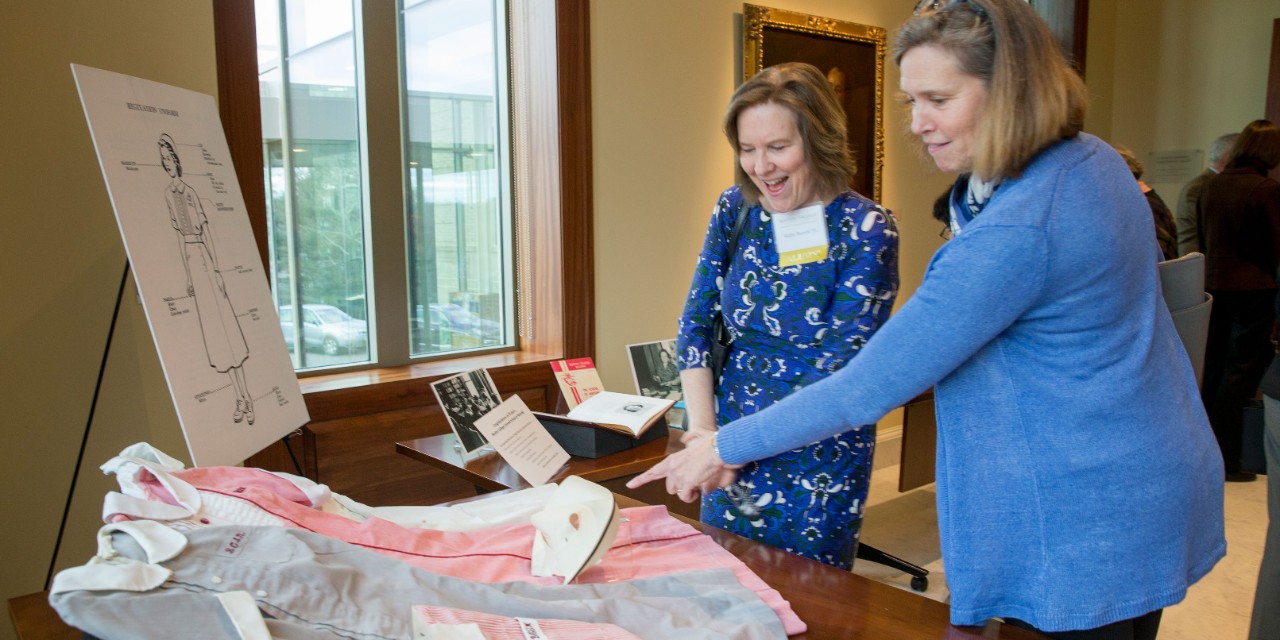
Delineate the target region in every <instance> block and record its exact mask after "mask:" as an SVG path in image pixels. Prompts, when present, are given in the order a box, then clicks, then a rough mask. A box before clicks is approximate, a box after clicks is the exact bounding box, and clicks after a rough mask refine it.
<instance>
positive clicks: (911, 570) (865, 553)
mask: <svg viewBox="0 0 1280 640" xmlns="http://www.w3.org/2000/svg"><path fill="white" fill-rule="evenodd" d="M855 557H857V559H858V560H866V561H867V562H874V563H876V564H882V565H884V566H886V567H891V568H894V569H897V570H898V571H901V572H903V573H905V574H907V575H909V576H911V590H912V591H920V592H923V591H926V590H928V589H929V570H928V569H925V568H924V567H920V566H916V565H914V564H911V563H910V562H907V561H906V560H903V559H902V558H899V557H898V556H895V555H890V554H888V553H885V552H883V551H881V550H879V549H877V548H875V547H873V546H871V545H869V544H862V543H859V544H858V551H857V553H856V554H855Z"/></svg>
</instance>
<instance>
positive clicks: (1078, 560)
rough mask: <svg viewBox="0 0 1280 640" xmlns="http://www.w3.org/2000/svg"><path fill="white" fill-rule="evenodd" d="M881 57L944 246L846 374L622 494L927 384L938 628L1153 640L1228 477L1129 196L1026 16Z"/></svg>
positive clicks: (1218, 544)
mask: <svg viewBox="0 0 1280 640" xmlns="http://www.w3.org/2000/svg"><path fill="white" fill-rule="evenodd" d="M893 57H894V61H895V62H896V63H897V64H898V66H899V69H900V75H899V77H900V88H901V90H902V93H903V95H904V98H905V101H906V103H907V104H908V105H909V107H910V111H911V113H910V115H911V131H912V133H914V134H915V135H916V136H918V137H919V139H920V142H921V143H922V144H923V146H924V149H925V151H927V152H928V154H929V156H930V157H932V159H933V161H934V163H935V164H936V165H937V166H938V168H939V169H941V170H943V171H945V172H948V173H954V174H958V175H959V178H958V179H957V181H956V183H955V186H954V189H955V191H956V196H955V197H953V198H952V202H953V203H955V204H954V205H953V206H952V208H951V216H952V219H953V220H954V221H955V227H956V228H957V229H958V231H959V232H958V233H956V234H955V237H954V238H952V239H951V240H949V241H947V242H946V243H944V244H943V245H942V246H941V248H939V249H938V251H937V253H936V254H935V255H934V257H933V259H932V261H931V262H930V264H929V267H928V270H927V272H926V275H925V279H924V281H923V283H922V284H921V285H920V287H919V288H918V289H917V290H916V292H915V294H914V295H912V296H911V298H910V299H909V300H907V301H906V302H905V303H904V304H903V305H902V306H901V307H900V308H899V309H898V310H897V312H896V313H895V314H894V316H893V317H892V318H890V319H889V320H888V321H887V322H886V323H885V324H884V326H883V327H881V328H880V331H879V332H877V333H876V335H875V336H874V337H872V338H871V339H870V340H869V341H868V342H867V344H866V345H865V346H863V348H862V350H861V351H860V352H859V353H858V357H856V358H854V359H852V360H851V361H850V362H849V364H848V365H846V366H845V367H844V368H843V369H841V370H839V371H837V372H836V373H834V374H832V375H831V376H830V377H829V378H827V379H825V380H821V381H819V382H817V383H814V384H813V385H811V386H808V387H807V388H805V389H801V390H799V391H797V392H795V393H794V394H792V395H790V396H788V397H787V398H784V399H783V400H781V401H779V402H777V403H775V404H774V405H772V406H770V407H768V408H766V409H763V410H762V411H759V412H757V413H754V414H752V415H748V416H745V417H743V418H740V419H738V420H735V421H733V422H730V423H729V424H726V425H724V426H723V427H721V429H720V431H719V432H718V433H717V434H716V435H715V436H713V437H707V438H701V439H699V440H696V441H694V442H693V443H691V444H690V445H689V446H688V447H686V448H685V449H684V450H683V451H681V452H677V453H675V454H673V455H671V456H668V457H667V458H666V459H665V460H664V461H662V462H660V463H658V464H657V465H655V466H654V467H653V468H651V469H649V470H648V471H645V472H644V473H641V474H640V475H639V476H637V477H636V478H634V479H633V480H632V481H631V482H629V483H628V486H631V487H637V486H640V485H642V484H645V483H646V482H650V481H653V480H658V479H663V480H665V482H666V487H667V490H668V491H670V492H673V493H675V494H676V495H678V496H681V497H684V498H686V499H692V497H693V496H695V495H696V494H697V493H698V492H699V491H700V490H701V491H709V490H713V489H714V488H715V487H718V486H721V485H722V484H723V483H725V482H726V481H727V480H728V479H729V478H730V477H731V475H730V474H732V472H733V470H734V468H735V467H736V466H738V465H741V464H746V463H748V462H749V461H752V460H758V459H761V458H767V457H768V456H772V455H776V454H777V453H778V452H781V451H788V450H791V449H792V448H794V447H796V446H801V445H803V444H804V443H808V442H814V441H817V440H821V439H823V438H830V437H832V436H833V435H836V434H840V433H843V432H845V431H847V430H849V429H854V428H857V426H858V425H863V424H868V423H871V422H874V421H875V420H877V419H879V418H880V417H882V416H884V415H885V414H886V413H888V412H889V411H891V410H893V409H895V408H897V407H899V406H901V405H902V404H904V403H905V402H907V401H909V400H911V399H912V398H914V397H915V396H916V395H918V394H920V393H921V392H923V391H924V390H926V389H928V388H929V387H931V386H932V387H933V388H934V398H935V403H936V412H937V427H938V447H937V468H936V473H937V485H936V487H937V501H938V531H939V537H940V542H941V548H942V558H943V563H944V568H945V571H946V575H947V584H948V587H949V588H950V592H951V601H950V607H951V622H952V624H956V625H983V624H985V623H986V622H987V621H988V620H990V619H993V618H1002V619H1003V620H1004V621H1005V623H1006V624H1010V625H1014V626H1020V627H1031V628H1034V629H1036V630H1039V631H1040V632H1041V633H1043V634H1045V635H1047V636H1049V637H1050V638H1060V639H1071V640H1079V639H1085V638H1087V639H1090V640H1100V639H1123V640H1133V639H1135V638H1141V639H1150V638H1154V637H1155V635H1156V631H1157V630H1158V628H1159V621H1160V615H1161V612H1162V610H1163V608H1164V607H1167V606H1169V605H1172V604H1175V603H1177V602H1179V601H1181V600H1182V599H1183V598H1184V597H1185V595H1186V592H1187V588H1188V587H1189V586H1190V585H1191V584H1193V583H1195V582H1196V581H1197V580H1199V579H1200V578H1201V577H1203V576H1204V575H1205V574H1206V573H1208V572H1209V570H1210V569H1211V568H1212V567H1213V566H1214V565H1215V564H1216V563H1217V562H1218V560H1219V559H1221V558H1222V557H1223V556H1224V555H1225V553H1226V540H1225V537H1224V532H1223V485H1222V480H1221V478H1222V460H1221V457H1220V456H1219V455H1218V452H1217V450H1216V447H1215V446H1214V441H1213V435H1212V433H1211V431H1210V428H1209V425H1208V421H1207V419H1206V417H1205V414H1204V408H1203V407H1202V406H1201V404H1200V400H1199V397H1198V394H1197V390H1196V381H1195V374H1194V372H1193V371H1192V368H1191V363H1190V362H1189V361H1188V359H1187V356H1186V353H1185V351H1184V349H1183V347H1182V343H1181V340H1180V339H1179V337H1178V334H1177V331H1176V329H1175V328H1174V324H1173V319H1172V318H1171V316H1170V314H1169V309H1168V307H1167V306H1166V305H1165V302H1164V299H1163V297H1162V296H1161V294H1160V284H1159V274H1158V271H1157V267H1156V262H1155V261H1154V260H1152V259H1151V256H1152V254H1153V253H1154V252H1155V238H1154V236H1153V234H1152V233H1151V218H1150V216H1149V214H1148V212H1147V207H1146V204H1145V202H1144V200H1143V198H1142V192H1141V190H1140V189H1138V187H1137V185H1136V184H1135V183H1134V180H1133V179H1132V178H1131V177H1130V176H1129V175H1128V174H1127V172H1126V170H1125V166H1124V161H1123V160H1121V159H1120V156H1119V155H1117V154H1116V152H1115V151H1114V150H1113V149H1112V148H1111V147H1110V146H1109V145H1107V144H1106V143H1105V142H1103V141H1101V140H1099V139H1098V138H1096V137H1094V136H1091V135H1088V134H1085V133H1082V132H1081V131H1080V129H1081V126H1082V123H1083V121H1084V115H1085V109H1086V106H1087V104H1088V92H1087V90H1086V89H1085V86H1084V83H1083V81H1082V80H1081V79H1080V77H1079V76H1078V75H1076V73H1075V72H1074V71H1073V70H1072V69H1071V68H1070V67H1069V66H1068V64H1067V61H1066V60H1065V59H1064V57H1063V55H1062V52H1061V50H1060V48H1059V47H1058V43H1057V41H1056V40H1055V39H1054V37H1053V34H1052V33H1051V32H1050V31H1049V28H1048V27H1047V26H1046V25H1045V23H1044V22H1043V21H1042V20H1041V19H1040V17H1039V16H1038V15H1037V14H1036V12H1035V9H1033V8H1032V7H1030V6H1029V5H1028V4H1027V3H1026V2H1024V1H1023V0H967V1H965V0H925V1H923V2H920V3H919V4H918V5H917V6H916V9H915V16H914V17H913V18H911V19H910V20H908V21H907V22H906V23H905V24H904V25H903V26H902V27H901V28H900V29H899V31H898V34H897V37H896V40H895V42H894V46H893ZM1144 245H1145V246H1147V247H1149V248H1150V249H1149V250H1146V251H1137V250H1135V249H1134V248H1135V247H1141V246H1144Z"/></svg>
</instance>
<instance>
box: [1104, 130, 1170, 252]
mask: <svg viewBox="0 0 1280 640" xmlns="http://www.w3.org/2000/svg"><path fill="white" fill-rule="evenodd" d="M1111 146H1112V147H1114V148H1115V150H1116V153H1119V154H1120V157H1121V158H1124V163H1125V164H1126V165H1128V167H1129V172H1130V173H1132V174H1133V179H1134V180H1137V181H1138V187H1140V188H1141V189H1142V195H1144V196H1146V198H1147V204H1148V205H1150V207H1151V218H1152V220H1153V221H1154V222H1155V225H1156V243H1157V244H1159V245H1160V254H1161V255H1160V257H1161V259H1162V260H1172V259H1174V258H1176V257H1178V238H1177V235H1178V229H1177V226H1176V225H1175V224H1174V222H1173V212H1172V211H1169V205H1166V204H1165V203H1164V200H1163V199H1162V198H1161V197H1160V194H1158V193H1156V190H1155V189H1152V188H1151V186H1150V185H1148V184H1147V183H1145V182H1143V181H1142V171H1143V166H1142V162H1141V161H1140V160H1138V156H1136V155H1134V153H1133V151H1131V150H1130V149H1129V147H1126V146H1124V145H1121V144H1114V143H1113V144H1112V145H1111Z"/></svg>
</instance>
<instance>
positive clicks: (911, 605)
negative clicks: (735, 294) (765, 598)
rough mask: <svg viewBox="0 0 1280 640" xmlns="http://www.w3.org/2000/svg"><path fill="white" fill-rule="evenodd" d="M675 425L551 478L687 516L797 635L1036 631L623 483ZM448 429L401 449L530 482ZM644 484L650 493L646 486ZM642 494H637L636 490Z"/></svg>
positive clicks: (460, 472)
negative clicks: (952, 617)
mask: <svg viewBox="0 0 1280 640" xmlns="http://www.w3.org/2000/svg"><path fill="white" fill-rule="evenodd" d="M680 435H681V434H680V432H678V431H673V432H672V433H671V435H670V439H669V440H668V441H663V440H655V441H653V442H650V443H647V444H644V445H641V446H639V447H636V448H634V449H629V450H627V451H623V452H620V453H616V454H613V455H609V456H605V457H602V458H598V459H588V458H570V460H569V463H568V464H567V465H566V466H565V468H563V469H561V470H560V471H559V472H558V473H556V475H555V476H553V477H552V482H557V481H559V480H562V479H564V478H566V477H568V476H570V475H578V476H581V477H582V478H585V479H587V480H591V481H592V482H596V483H597V484H601V485H604V486H606V487H609V488H610V489H611V490H612V491H613V492H614V493H615V494H617V495H618V504H619V506H622V507H631V506H639V505H642V504H662V505H666V506H667V509H668V510H670V511H672V512H673V513H675V514H676V516H677V517H680V518H681V519H683V520H684V521H686V522H688V523H689V524H691V525H693V526H694V527H696V528H697V529H698V530H699V531H702V532H703V533H706V534H707V535H708V536H710V537H711V538H712V539H713V540H715V541H716V542H717V543H719V544H720V546H722V547H724V548H726V549H728V550H729V551H730V552H731V553H733V554H734V555H736V556H738V557H739V558H741V559H742V561H743V562H745V563H746V564H747V566H749V567H751V569H752V570H753V571H755V572H756V574H757V575H759V576H760V577H761V579H763V580H764V581H765V582H766V583H767V584H768V585H769V586H771V587H773V588H774V589H777V590H778V591H779V592H780V593H781V594H782V595H783V597H784V598H786V599H787V600H788V601H789V602H790V603H791V607H792V609H794V610H795V612H796V614H797V615H799V616H800V619H801V620H804V621H805V623H806V624H808V625H809V631H808V632H807V633H805V634H803V635H800V636H795V637H797V638H804V639H811V638H822V639H824V640H826V639H845V638H848V639H868V640H870V639H873V638H874V639H880V638H895V639H898V638H901V639H904V640H943V639H945V640H958V639H961V638H1009V639H1029V638H1040V637H1041V636H1040V635H1038V634H1035V633H1031V632H1028V631H1024V630H1022V629H1017V628H1013V627H1005V626H1003V625H1001V624H1000V623H998V622H991V623H988V624H987V626H986V627H985V628H978V627H953V626H951V625H950V623H949V622H948V621H949V611H948V608H947V606H946V605H945V604H942V603H940V602H937V601H936V600H930V599H928V598H925V597H924V596H921V595H917V594H914V593H911V592H909V591H905V590H902V589H898V588H896V587H893V586H890V585H887V584H884V583H882V582H879V581H876V580H871V579H869V578H865V577H863V576H859V575H857V574H854V573H850V572H848V571H842V570H840V569H836V568H834V567H830V566H827V565H824V564H822V563H820V562H815V561H813V560H809V559H807V558H802V557H800V556H797V555H793V554H791V553H787V552H785V551H781V550H779V549H775V548H773V547H770V546H768V545H764V544H761V543H758V542H755V541H754V540H748V539H746V538H742V537H739V536H736V535H734V534H732V533H728V532H726V531H724V530H722V529H717V528H715V527H712V526H709V525H704V524H702V523H700V522H698V513H697V508H698V507H697V504H696V503H695V504H692V505H688V504H685V503H683V502H680V501H679V500H675V499H673V498H672V497H671V496H670V495H668V494H667V493H666V491H665V489H664V488H663V486H662V483H650V484H648V485H645V486H644V487H641V488H640V489H636V490H633V489H627V488H626V487H625V486H624V485H625V482H626V481H627V480H629V479H630V478H632V477H634V476H635V475H636V474H637V473H639V472H641V471H644V470H645V469H648V468H649V467H651V466H653V465H654V464H656V463H657V462H658V461H660V460H662V458H664V457H665V456H666V455H667V454H668V453H671V452H674V451H678V450H679V449H680V448H681V446H682V445H681V444H680V441H679V439H680ZM455 442H456V438H455V437H454V435H453V434H452V433H449V434H445V435H440V436H432V437H429V438H418V439H416V440H412V441H409V442H398V443H396V451H397V452H399V453H400V454H402V455H405V456H408V457H410V458H413V459H414V460H419V461H421V462H425V463H427V464H429V465H431V466H433V467H436V468H437V469H440V470H442V471H444V472H446V473H449V474H451V475H453V476H456V477H458V478H462V479H464V480H466V481H467V482H470V483H472V484H474V485H475V486H476V489H477V491H502V490H512V489H524V488H528V487H529V484H528V483H527V482H525V481H524V479H523V478H521V477H520V475H519V474H518V473H516V472H515V470H514V469H513V468H511V466H510V465H508V464H507V463H506V462H505V461H503V459H502V457H501V456H499V455H497V454H492V455H484V456H481V457H477V458H471V459H466V458H465V457H464V456H463V455H462V451H461V449H459V448H456V447H455V446H454V443H455ZM646 491H648V493H644V492H646ZM637 494H642V495H637Z"/></svg>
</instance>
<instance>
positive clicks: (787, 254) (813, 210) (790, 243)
mask: <svg viewBox="0 0 1280 640" xmlns="http://www.w3.org/2000/svg"><path fill="white" fill-rule="evenodd" d="M773 237H774V241H775V242H776V243H777V245H778V266H779V267H790V266H792V265H797V264H807V263H809V262H817V261H819V260H826V259H827V214H826V210H825V208H824V207H823V205H822V204H821V203H818V204H812V205H809V206H807V207H801V208H799V209H796V210H795V211H790V212H787V213H775V214H773Z"/></svg>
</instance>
